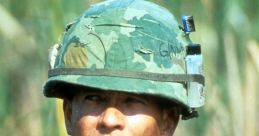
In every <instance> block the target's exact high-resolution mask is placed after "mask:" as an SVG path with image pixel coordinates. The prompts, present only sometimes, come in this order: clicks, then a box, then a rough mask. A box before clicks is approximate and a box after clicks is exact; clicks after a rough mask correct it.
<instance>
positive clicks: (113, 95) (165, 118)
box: [63, 89, 179, 136]
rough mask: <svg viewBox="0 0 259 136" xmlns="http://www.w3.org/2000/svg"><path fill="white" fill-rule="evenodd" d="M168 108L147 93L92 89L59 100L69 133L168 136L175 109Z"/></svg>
mask: <svg viewBox="0 0 259 136" xmlns="http://www.w3.org/2000/svg"><path fill="white" fill-rule="evenodd" d="M170 107H171V108H161V105H160V104H158V103H157V101H156V99H154V98H152V97H148V96H143V95H136V94H129V93H121V92H113V91H101V90H96V89H91V90H85V91H78V93H75V94H74V95H73V98H66V97H65V98H64V103H63V110H64V115H65V122H66V128H67V132H68V134H70V135H72V136H172V135H173V133H174V131H175V129H176V126H177V124H178V121H179V108H177V107H172V106H170Z"/></svg>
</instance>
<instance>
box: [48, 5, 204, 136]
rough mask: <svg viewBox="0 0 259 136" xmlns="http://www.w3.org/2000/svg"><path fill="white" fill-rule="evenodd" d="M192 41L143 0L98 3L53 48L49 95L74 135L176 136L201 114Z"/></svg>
mask: <svg viewBox="0 0 259 136" xmlns="http://www.w3.org/2000/svg"><path fill="white" fill-rule="evenodd" d="M189 44H191V41H190V39H189V37H188V34H186V33H184V32H183V31H182V30H181V29H180V27H179V24H178V23H177V21H176V19H175V18H174V16H173V15H172V14H171V13H170V12H169V11H168V10H166V9H164V8H163V7H160V6H158V5H156V4H154V3H151V2H147V1H144V0H109V1H105V2H102V3H98V4H96V5H93V6H91V7H90V8H89V9H88V10H87V11H86V12H85V13H83V14H82V15H81V16H80V17H79V18H78V19H77V20H76V21H75V22H73V23H71V24H70V25H68V26H67V28H66V31H65V32H64V36H63V39H62V41H61V42H60V43H59V44H56V45H55V46H54V47H53V49H52V50H51V52H50V66H51V69H50V70H49V79H48V80H47V82H46V83H45V85H44V94H45V96H47V97H57V98H61V99H63V100H64V104H63V110H64V113H65V122H66V127H67V132H68V133H69V134H71V135H80V136H83V135H91V136H92V135H93V136H99V135H116V136H128V135H131V136H143V135H145V136H159V135H165V136H171V135H172V134H173V133H174V130H175V128H176V126H177V123H178V120H179V117H180V116H181V115H182V117H183V118H191V117H193V116H195V113H196V112H195V111H194V110H193V109H194V108H196V107H198V106H193V105H194V104H193V103H195V100H191V98H189V95H188V94H189V92H188V83H190V82H197V83H201V84H202V79H203V77H202V75H198V74H195V75H189V74H188V73H187V72H186V71H187V70H186V60H185V59H186V55H187V53H186V46H187V45H189ZM190 101H192V102H190ZM196 101H198V103H199V102H200V101H201V100H200V99H199V100H196ZM199 106H200V105H199Z"/></svg>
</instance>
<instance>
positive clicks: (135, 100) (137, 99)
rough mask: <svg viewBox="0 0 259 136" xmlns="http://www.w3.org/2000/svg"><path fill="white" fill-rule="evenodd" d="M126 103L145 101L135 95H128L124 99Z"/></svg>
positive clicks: (144, 102)
mask: <svg viewBox="0 0 259 136" xmlns="http://www.w3.org/2000/svg"><path fill="white" fill-rule="evenodd" d="M125 102H126V103H128V104H144V105H145V104H146V101H145V100H144V99H142V98H136V97H128V98H127V99H126V100H125Z"/></svg>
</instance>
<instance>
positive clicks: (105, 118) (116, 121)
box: [98, 107, 125, 133]
mask: <svg viewBox="0 0 259 136" xmlns="http://www.w3.org/2000/svg"><path fill="white" fill-rule="evenodd" d="M124 123H125V122H124V114H123V112H121V111H120V110H119V109H118V108H116V107H108V108H106V109H105V110H104V111H103V112H102V114H101V115H100V118H99V122H98V126H99V127H100V129H101V130H102V131H103V132H104V133H108V132H111V131H113V130H122V129H123V128H124V127H125V124H124Z"/></svg>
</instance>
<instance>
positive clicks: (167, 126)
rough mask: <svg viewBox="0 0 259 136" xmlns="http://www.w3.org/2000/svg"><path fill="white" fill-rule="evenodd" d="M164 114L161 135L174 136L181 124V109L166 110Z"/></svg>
mask: <svg viewBox="0 0 259 136" xmlns="http://www.w3.org/2000/svg"><path fill="white" fill-rule="evenodd" d="M162 114H163V115H162V121H163V122H162V128H161V135H162V136H172V135H173V134H174V131H175V129H176V127H177V125H178V122H179V118H180V109H179V108H178V107H174V108H170V109H164V110H163V113H162Z"/></svg>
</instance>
